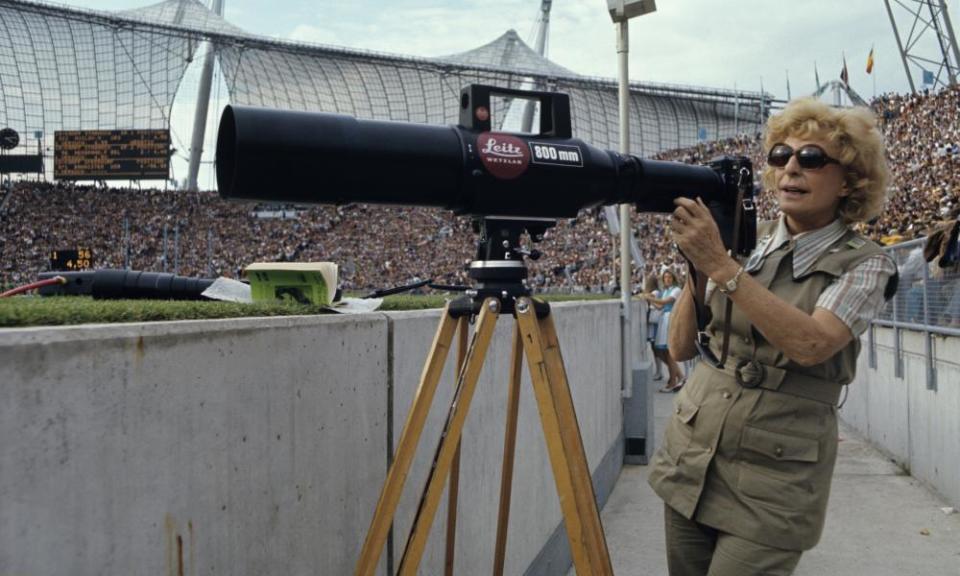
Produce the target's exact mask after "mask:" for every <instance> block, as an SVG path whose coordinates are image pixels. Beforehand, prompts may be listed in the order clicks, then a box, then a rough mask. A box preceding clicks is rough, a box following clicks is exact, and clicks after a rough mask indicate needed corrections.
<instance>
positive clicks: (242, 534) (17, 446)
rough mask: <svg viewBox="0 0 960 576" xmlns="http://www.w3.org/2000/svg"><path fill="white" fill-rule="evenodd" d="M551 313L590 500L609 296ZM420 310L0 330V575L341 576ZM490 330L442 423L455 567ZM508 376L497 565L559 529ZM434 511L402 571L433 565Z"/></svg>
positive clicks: (403, 387)
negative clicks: (501, 556) (502, 526)
mask: <svg viewBox="0 0 960 576" xmlns="http://www.w3.org/2000/svg"><path fill="white" fill-rule="evenodd" d="M553 309H554V319H555V322H556V325H557V329H558V332H559V336H560V341H561V346H562V349H563V352H564V359H565V361H566V366H567V371H568V376H569V380H570V385H571V388H572V390H573V396H574V402H575V404H576V408H577V411H578V416H579V419H580V425H581V430H582V433H583V437H584V444H585V446H586V450H587V456H588V460H589V461H590V465H591V468H592V469H595V470H601V469H602V470H604V471H605V472H604V473H603V474H602V475H601V478H599V484H601V485H600V486H597V488H598V490H600V491H601V492H604V493H608V492H609V489H610V488H611V487H612V484H613V482H615V480H616V475H617V473H618V472H619V466H620V461H621V459H620V457H619V456H620V451H621V450H622V416H621V407H620V406H621V404H620V367H619V366H620V365H619V359H618V358H619V350H620V337H619V319H618V304H617V303H616V302H604V303H597V304H572V303H571V304H558V305H555V306H554V307H553ZM438 320H439V311H430V312H406V313H391V314H369V315H362V316H350V317H343V316H324V317H302V318H300V317H297V318H269V319H242V320H218V321H201V322H164V323H154V324H130V325H109V326H82V327H65V328H41V329H18V330H3V331H0V438H2V442H0V503H2V504H0V574H71V575H72V574H177V573H182V574H185V575H187V576H191V575H197V574H201V573H203V574H347V573H350V572H352V570H353V565H354V563H355V562H356V559H357V557H358V555H359V550H360V547H361V545H362V543H363V537H364V535H365V533H366V530H367V527H368V524H369V521H370V519H371V517H372V514H373V510H374V507H375V505H376V501H377V497H378V495H379V490H380V487H381V485H382V483H383V480H384V478H385V475H386V468H387V460H388V452H389V451H388V439H390V438H392V440H393V442H394V443H396V442H397V441H398V439H399V436H400V431H401V429H402V427H403V423H404V421H405V418H406V412H407V410H408V408H409V406H410V403H411V400H412V396H413V393H414V391H415V389H416V386H417V383H418V380H419V377H420V372H421V369H422V367H423V361H424V358H425V356H426V353H427V350H428V349H429V347H430V344H431V342H432V339H433V334H434V332H435V331H436V326H437V322H438ZM512 328H513V320H512V318H510V317H503V318H501V319H500V321H499V323H498V327H497V333H496V336H495V340H494V341H493V343H492V345H491V350H490V353H489V355H488V360H487V363H486V365H485V367H484V370H483V373H482V375H481V380H480V383H479V388H478V391H477V394H476V396H475V397H474V402H473V406H472V408H471V411H470V416H469V418H468V420H467V424H466V428H465V432H464V443H463V457H462V469H461V489H460V505H459V510H460V514H459V518H458V528H457V530H458V531H457V543H458V546H457V559H456V562H457V565H456V566H457V573H463V574H474V573H484V572H488V571H489V570H490V567H491V564H492V560H493V544H494V535H495V530H496V515H497V498H498V492H499V485H500V461H501V455H502V449H503V427H504V421H503V416H504V407H505V403H506V385H507V378H508V372H509V359H510V344H511V330H512ZM454 362H455V350H454V351H453V352H451V354H450V357H449V358H448V368H447V372H446V375H445V377H444V379H443V380H442V381H441V384H440V390H439V392H438V395H437V398H436V400H435V402H434V409H433V411H432V413H431V417H430V420H429V422H428V425H427V429H426V430H425V432H424V438H425V441H424V443H422V444H421V448H420V450H419V451H418V454H417V459H416V463H415V466H414V469H413V470H412V472H411V474H410V477H409V480H408V483H407V487H406V490H405V495H404V499H403V500H402V502H401V506H400V510H399V511H398V515H397V522H396V538H395V542H394V549H395V552H394V554H395V558H396V562H397V563H398V560H399V557H400V554H401V553H402V550H403V545H404V540H405V537H406V533H407V530H408V528H409V525H410V523H411V520H412V516H413V513H414V510H415V506H416V500H417V498H418V496H419V491H420V489H421V488H422V485H423V481H424V478H425V477H426V473H427V470H426V465H427V462H428V460H429V459H430V458H431V457H432V453H433V450H434V447H435V445H436V441H437V434H438V431H439V429H440V427H441V426H442V422H443V420H444V419H445V417H446V409H447V404H448V402H449V399H450V395H451V392H452V387H453V371H452V367H453V364H454ZM527 370H528V369H527V367H526V366H525V367H524V378H523V382H524V388H523V393H522V398H521V413H520V414H521V415H520V427H519V437H518V439H517V464H516V470H515V473H514V478H515V480H514V484H513V487H514V497H513V508H512V513H511V526H510V540H509V545H508V556H507V565H506V572H507V573H511V574H514V573H520V572H524V571H526V570H528V569H529V566H530V563H531V562H532V561H533V560H534V558H536V557H537V555H538V554H539V553H541V551H542V550H543V549H544V546H545V545H546V544H547V542H548V541H549V540H550V537H551V535H553V534H554V533H555V532H556V530H557V527H558V524H559V523H560V521H561V516H560V512H559V505H558V501H557V497H556V491H555V488H554V484H553V479H552V473H551V471H550V466H549V459H548V457H547V454H546V451H545V446H544V441H543V433H542V431H541V428H540V421H539V415H538V413H537V410H536V404H535V401H534V399H533V395H532V390H531V388H530V385H529V375H528V371H527ZM611 462H612V463H613V464H612V465H611ZM601 463H606V464H605V465H602V464H601ZM445 515H446V510H445V506H444V507H441V510H440V511H439V512H438V514H437V517H436V518H437V519H436V521H435V522H434V535H433V536H432V538H431V542H430V544H429V545H428V548H427V551H426V554H425V556H424V560H423V562H422V564H421V566H422V569H421V573H423V574H436V573H439V572H441V569H440V566H441V565H442V561H443V530H444V524H445V521H444V519H445ZM387 556H388V554H386V553H385V554H384V556H383V558H382V560H381V572H384V570H383V569H384V568H385V567H386V564H387Z"/></svg>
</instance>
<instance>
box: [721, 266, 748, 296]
mask: <svg viewBox="0 0 960 576" xmlns="http://www.w3.org/2000/svg"><path fill="white" fill-rule="evenodd" d="M741 274H743V266H741V267H740V269H739V270H737V273H736V274H734V275H733V278H731V279H729V280H727V281H726V282H717V290H719V291H720V293H721V294H727V295H730V294H731V293H732V292H733V291H734V290H736V289H737V281H738V280H740V275H741Z"/></svg>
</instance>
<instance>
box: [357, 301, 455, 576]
mask: <svg viewBox="0 0 960 576" xmlns="http://www.w3.org/2000/svg"><path fill="white" fill-rule="evenodd" d="M456 327H457V320H456V319H455V318H454V317H453V316H451V315H450V310H449V304H448V305H447V308H444V310H443V316H442V317H441V319H440V325H439V326H437V333H436V335H434V337H433V345H432V346H431V348H430V354H429V355H428V356H427V360H426V362H425V364H424V366H423V373H422V374H421V375H420V385H419V386H418V387H417V394H416V396H415V397H414V399H413V404H412V405H411V406H410V412H409V413H408V414H407V421H406V423H405V424H404V425H403V432H402V433H401V434H400V441H399V443H398V444H397V451H396V454H395V455H394V460H393V464H392V465H391V466H390V470H389V471H388V472H387V479H386V481H385V482H384V484H383V489H382V490H381V491H380V499H379V501H378V502H377V509H376V512H374V515H373V520H372V521H371V522H370V528H369V529H368V530H367V537H366V539H365V540H364V542H363V548H362V549H361V551H360V559H359V560H358V561H357V567H356V570H355V571H354V574H355V575H356V576H373V574H374V572H375V571H376V569H377V563H378V562H379V560H380V554H381V553H382V552H383V545H384V542H385V541H386V539H387V533H388V532H389V531H390V525H391V524H392V523H393V516H394V514H395V513H396V511H397V504H398V503H399V502H400V495H401V493H402V492H403V484H404V482H405V481H406V479H407V473H408V472H409V471H410V464H411V463H412V462H413V456H414V454H415V453H416V450H417V444H419V442H420V434H421V433H422V432H423V425H424V423H425V422H426V420H427V414H429V412H430V405H431V404H432V403H433V396H434V392H436V390H437V383H438V382H439V381H440V374H441V373H442V372H443V365H444V363H445V362H446V360H447V353H448V352H449V351H450V345H451V343H452V341H453V333H454V330H455V329H456Z"/></svg>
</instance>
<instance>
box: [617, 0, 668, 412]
mask: <svg viewBox="0 0 960 576" xmlns="http://www.w3.org/2000/svg"><path fill="white" fill-rule="evenodd" d="M607 8H608V9H609V11H610V18H612V19H613V22H614V24H616V25H617V59H618V64H619V90H618V91H619V96H620V98H619V100H620V152H621V153H622V154H629V153H630V74H629V55H630V32H629V30H630V18H633V17H634V16H642V15H643V14H647V13H649V12H653V11H654V10H656V9H657V7H656V3H655V0H607ZM631 231H632V226H630V205H629V204H621V205H620V305H621V316H622V318H623V322H622V326H623V328H622V337H621V338H622V342H623V354H622V360H623V396H624V397H625V398H630V397H631V396H633V342H632V338H631V336H632V326H633V321H632V318H631V307H630V296H631V292H632V290H631V288H630V277H631V274H630V260H631V258H630V233H631Z"/></svg>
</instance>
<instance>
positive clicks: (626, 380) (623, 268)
mask: <svg viewBox="0 0 960 576" xmlns="http://www.w3.org/2000/svg"><path fill="white" fill-rule="evenodd" d="M629 29H630V24H629V20H627V19H626V18H624V19H623V20H622V21H620V22H618V23H617V59H618V60H619V63H618V64H619V94H620V98H619V100H620V152H621V153H622V154H629V153H630V79H629V74H628V69H629V63H628V56H629V54H630V34H629ZM631 229H632V226H630V205H629V204H621V205H620V304H621V307H622V308H623V312H622V313H623V390H624V395H625V396H626V397H628V398H629V397H630V396H631V395H632V394H633V346H632V345H633V342H632V341H631V340H632V339H631V336H632V330H631V327H632V326H633V319H632V318H631V316H632V314H631V306H630V296H631V292H632V290H631V289H630V260H631V259H630V233H631Z"/></svg>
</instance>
